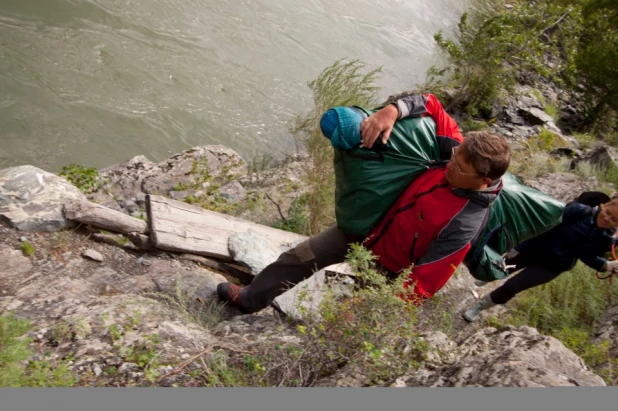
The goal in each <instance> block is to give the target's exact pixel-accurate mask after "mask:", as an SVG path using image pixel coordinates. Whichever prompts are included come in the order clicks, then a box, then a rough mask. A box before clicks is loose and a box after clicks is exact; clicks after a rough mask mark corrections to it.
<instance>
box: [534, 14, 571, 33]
mask: <svg viewBox="0 0 618 411" xmlns="http://www.w3.org/2000/svg"><path fill="white" fill-rule="evenodd" d="M570 13H571V10H569V11H567V12H566V13H564V14H563V15H562V17H560V18H559V19H558V20H556V21H555V22H553V23H552V24H550V25H549V26H547V27H545V28H544V29H543V30H542V31H541V34H544V33H545V32H546V31H547V30H549V29H550V28H552V27H554V26H555V25H556V24H558V23H560V22H561V21H562V20H563V19H564V18H565V17H566V16H568V15H569V14H570Z"/></svg>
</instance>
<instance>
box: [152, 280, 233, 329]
mask: <svg viewBox="0 0 618 411" xmlns="http://www.w3.org/2000/svg"><path fill="white" fill-rule="evenodd" d="M143 295H144V296H145V297H150V298H153V299H155V300H158V301H162V302H164V303H166V304H167V305H169V306H170V307H173V308H175V309H178V310H179V311H180V312H181V313H182V314H183V315H184V317H185V319H186V320H187V321H190V322H193V323H196V324H199V325H201V326H202V327H204V328H206V329H210V328H212V327H214V326H215V325H216V324H218V323H219V322H221V318H222V315H223V312H224V310H225V304H223V303H220V302H219V301H216V300H215V301H211V302H210V303H208V304H202V303H201V302H200V301H197V300H196V299H195V296H194V295H193V294H192V293H189V292H186V291H184V290H183V289H182V286H181V280H180V279H179V280H177V281H176V287H175V291H174V293H144V294H143Z"/></svg>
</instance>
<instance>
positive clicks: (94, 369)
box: [92, 363, 103, 377]
mask: <svg viewBox="0 0 618 411" xmlns="http://www.w3.org/2000/svg"><path fill="white" fill-rule="evenodd" d="M92 372H93V373H94V375H96V376H97V377H98V376H99V375H101V373H102V372H103V370H101V366H100V365H99V364H97V363H94V364H92Z"/></svg>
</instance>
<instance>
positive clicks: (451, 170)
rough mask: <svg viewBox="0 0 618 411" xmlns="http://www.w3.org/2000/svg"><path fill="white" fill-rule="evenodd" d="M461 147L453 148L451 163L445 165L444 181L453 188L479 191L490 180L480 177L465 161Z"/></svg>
mask: <svg viewBox="0 0 618 411" xmlns="http://www.w3.org/2000/svg"><path fill="white" fill-rule="evenodd" d="M464 144H465V143H464ZM462 147H463V144H462V145H460V146H457V147H454V148H453V154H452V155H451V161H449V162H448V164H447V165H446V181H448V182H449V183H450V184H452V185H454V186H455V187H459V188H467V189H472V190H480V189H482V188H484V186H486V185H487V184H489V182H490V181H491V179H489V178H487V177H483V176H480V175H479V174H478V173H477V171H476V170H475V169H474V166H473V165H472V164H470V163H468V162H467V161H466V160H465V158H464V155H463V152H462V150H461V148H462Z"/></svg>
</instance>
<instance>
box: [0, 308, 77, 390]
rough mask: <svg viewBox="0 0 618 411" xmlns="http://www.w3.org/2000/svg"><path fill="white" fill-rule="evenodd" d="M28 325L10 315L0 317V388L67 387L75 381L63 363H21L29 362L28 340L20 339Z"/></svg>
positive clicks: (46, 361) (43, 361)
mask: <svg viewBox="0 0 618 411" xmlns="http://www.w3.org/2000/svg"><path fill="white" fill-rule="evenodd" d="M30 328H31V325H30V323H29V322H28V321H26V320H22V319H19V318H16V317H15V315H14V314H13V313H9V314H7V315H4V316H0V387H69V386H73V385H75V383H76V380H75V377H73V375H72V374H71V372H70V371H69V370H68V368H67V366H66V364H64V363H63V362H60V363H57V364H56V363H53V362H51V361H50V360H36V361H30V362H29V363H28V365H27V366H24V365H23V361H25V360H27V359H28V358H30V356H31V355H32V351H31V350H30V349H29V348H28V345H29V344H30V342H31V339H30V338H25V337H23V335H24V334H25V333H26V332H28V331H29V330H30Z"/></svg>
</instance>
